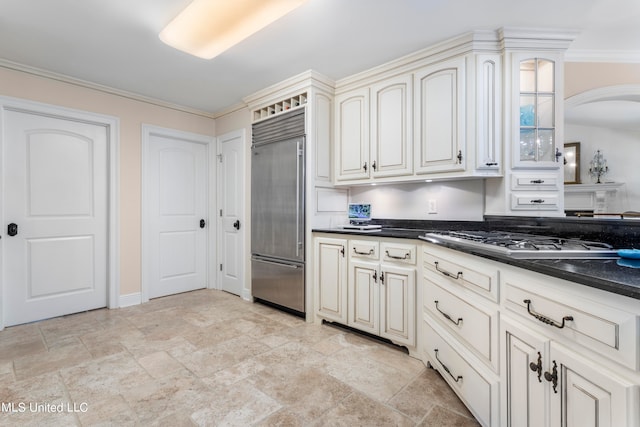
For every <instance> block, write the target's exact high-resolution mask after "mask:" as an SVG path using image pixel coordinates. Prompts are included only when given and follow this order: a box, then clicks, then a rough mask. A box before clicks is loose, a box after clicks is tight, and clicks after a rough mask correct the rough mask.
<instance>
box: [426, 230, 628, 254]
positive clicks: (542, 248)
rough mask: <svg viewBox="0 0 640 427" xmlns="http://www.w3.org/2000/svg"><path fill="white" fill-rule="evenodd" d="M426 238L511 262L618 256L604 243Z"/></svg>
mask: <svg viewBox="0 0 640 427" xmlns="http://www.w3.org/2000/svg"><path fill="white" fill-rule="evenodd" d="M427 237H428V238H427ZM429 238H435V240H438V239H439V240H440V241H448V242H455V243H457V244H459V245H462V246H472V247H476V248H481V249H484V250H488V251H493V252H499V253H501V254H505V255H508V256H510V257H513V258H551V259H561V258H585V259H589V258H602V257H615V256H617V253H616V250H615V249H614V248H613V247H612V246H611V245H609V244H607V243H602V242H593V241H587V240H581V239H566V238H561V237H554V236H542V235H535V234H526V233H511V232H506V231H480V230H477V231H442V232H433V233H428V234H426V235H425V237H424V239H425V240H430V239H429Z"/></svg>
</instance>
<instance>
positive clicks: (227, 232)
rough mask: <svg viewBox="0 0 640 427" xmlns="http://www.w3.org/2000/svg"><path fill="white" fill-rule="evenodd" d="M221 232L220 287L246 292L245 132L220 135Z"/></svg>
mask: <svg viewBox="0 0 640 427" xmlns="http://www.w3.org/2000/svg"><path fill="white" fill-rule="evenodd" d="M218 154H219V155H218V159H219V162H220V163H219V164H218V166H219V168H218V186H219V187H218V188H219V190H218V207H219V211H218V215H219V221H218V230H219V232H218V236H220V238H219V239H218V241H219V248H218V253H219V258H220V259H219V264H220V269H219V282H220V288H221V289H222V290H224V291H227V292H230V293H232V294H235V295H239V296H241V295H242V289H243V284H244V265H243V262H244V261H243V260H244V258H243V256H242V254H243V251H244V243H243V242H244V236H245V232H244V231H245V223H244V222H245V221H244V197H245V194H246V192H245V187H244V181H245V179H244V174H245V168H244V156H245V138H244V132H242V131H237V132H231V133H228V134H226V135H223V136H221V137H219V138H218Z"/></svg>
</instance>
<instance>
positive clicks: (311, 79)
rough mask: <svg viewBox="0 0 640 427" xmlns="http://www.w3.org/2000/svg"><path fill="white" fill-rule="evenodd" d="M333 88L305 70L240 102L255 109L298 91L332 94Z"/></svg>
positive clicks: (314, 73) (319, 76) (318, 75)
mask: <svg viewBox="0 0 640 427" xmlns="http://www.w3.org/2000/svg"><path fill="white" fill-rule="evenodd" d="M334 86H335V82H334V81H333V80H332V79H330V78H329V77H327V76H325V75H323V74H320V73H318V72H317V71H314V70H307V71H304V72H302V73H300V74H297V75H295V76H293V77H290V78H288V79H286V80H283V81H281V82H279V83H276V84H274V85H271V86H269V87H266V88H264V89H262V90H259V91H258V92H255V93H253V94H251V95H248V96H245V97H244V98H242V101H244V103H245V104H246V106H249V107H250V108H257V107H259V106H262V105H263V104H264V105H267V104H269V103H271V102H273V100H277V99H280V98H282V97H285V98H286V97H287V96H289V95H296V94H297V93H299V92H300V91H303V90H306V89H308V88H309V87H315V88H318V89H321V90H324V91H326V92H329V93H333V88H334ZM236 110H237V108H236ZM227 114H228V112H227Z"/></svg>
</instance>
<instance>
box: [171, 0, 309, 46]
mask: <svg viewBox="0 0 640 427" xmlns="http://www.w3.org/2000/svg"><path fill="white" fill-rule="evenodd" d="M306 1H307V0H194V1H193V2H192V3H191V4H190V5H189V6H187V7H186V8H185V9H184V10H183V11H182V12H180V14H179V15H178V16H176V17H175V18H174V19H173V20H172V21H171V22H170V23H169V25H167V26H166V27H165V28H164V29H163V30H162V32H161V33H160V40H162V41H163V42H164V43H166V44H168V45H169V46H172V47H174V48H176V49H179V50H181V51H184V52H187V53H190V54H191V55H194V56H198V57H200V58H204V59H211V58H213V57H215V56H217V55H219V54H221V53H222V52H224V51H225V50H227V49H229V48H230V47H231V46H233V45H235V44H237V43H239V42H241V41H242V40H244V39H246V38H247V37H249V36H250V35H252V34H254V33H256V32H258V31H259V30H261V29H263V28H264V27H266V26H267V25H269V24H271V23H272V22H274V21H276V20H277V19H279V18H281V17H283V16H284V15H286V14H287V13H289V12H291V11H292V10H294V9H296V8H297V7H299V6H301V5H302V4H303V3H305V2H306Z"/></svg>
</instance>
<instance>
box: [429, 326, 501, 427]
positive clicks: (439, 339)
mask: <svg viewBox="0 0 640 427" xmlns="http://www.w3.org/2000/svg"><path fill="white" fill-rule="evenodd" d="M424 338H425V340H424V342H425V352H426V354H427V357H428V358H429V361H430V363H431V365H432V366H433V367H434V369H436V370H438V371H439V372H440V374H441V375H442V377H443V378H444V379H445V381H447V383H449V385H450V386H451V388H452V389H453V390H454V391H455V392H456V394H457V395H458V396H459V397H460V399H461V400H462V401H463V402H464V403H465V404H466V405H467V407H468V408H469V410H470V411H471V412H472V413H473V415H474V416H475V417H476V418H477V419H478V421H479V422H480V423H481V424H482V425H483V426H490V425H497V424H496V423H497V419H498V413H497V412H498V409H497V404H498V398H499V396H498V395H499V383H498V380H497V379H492V378H490V377H489V376H485V375H483V373H481V370H480V369H476V367H475V366H474V365H475V364H474V362H472V361H468V360H467V359H465V358H464V357H463V356H462V355H461V354H460V353H459V352H458V351H457V350H455V349H454V348H453V346H451V345H449V344H448V343H449V342H450V341H451V339H449V338H447V337H446V334H442V333H441V330H440V329H439V328H438V327H437V325H434V324H432V323H430V322H429V320H428V317H427V316H425V320H424Z"/></svg>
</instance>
